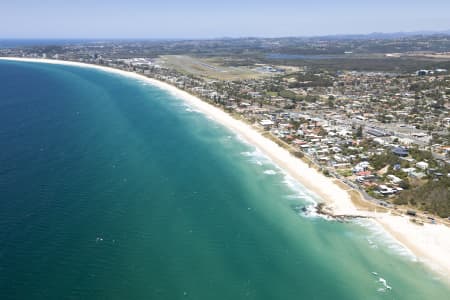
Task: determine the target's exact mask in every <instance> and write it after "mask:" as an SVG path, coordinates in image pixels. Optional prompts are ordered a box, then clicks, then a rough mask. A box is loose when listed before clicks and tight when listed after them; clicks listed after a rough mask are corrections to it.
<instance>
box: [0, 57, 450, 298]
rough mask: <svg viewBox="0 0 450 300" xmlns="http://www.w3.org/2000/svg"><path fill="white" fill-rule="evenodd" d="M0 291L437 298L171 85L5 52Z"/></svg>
mask: <svg viewBox="0 0 450 300" xmlns="http://www.w3.org/2000/svg"><path fill="white" fill-rule="evenodd" d="M0 124H1V126H0V147H1V148H0V149H1V151H0V271H1V272H0V299H68V298H70V299H74V298H75V299H76V298H81V299H299V298H300V299H446V297H447V296H448V294H449V293H450V289H449V287H448V286H447V285H445V284H444V283H442V281H440V280H439V279H438V278H437V276H436V275H435V274H433V273H430V272H429V271H428V270H427V269H426V268H425V267H424V266H423V265H422V264H420V263H418V262H416V261H415V260H414V258H413V257H412V256H411V255H410V254H409V253H407V252H405V251H404V249H402V248H401V247H400V246H398V244H396V243H395V241H393V240H392V239H389V238H388V237H387V236H386V235H384V234H382V233H380V232H379V231H377V229H374V228H373V226H371V225H370V224H369V223H365V222H362V221H361V222H355V223H336V222H330V221H327V220H324V219H322V218H317V217H305V216H301V215H299V214H298V212H297V211H296V207H298V206H303V205H307V204H308V203H311V202H312V201H314V197H313V196H311V195H310V194H309V193H308V192H307V191H305V190H304V189H303V188H302V187H301V186H300V185H299V184H296V183H293V182H292V180H290V179H289V178H287V177H286V176H285V175H284V174H283V172H282V171H281V170H279V169H278V168H277V167H276V166H274V165H273V164H272V163H271V162H270V161H269V160H268V159H266V158H265V157H264V156H263V155H261V153H259V152H258V151H257V150H256V149H254V148H253V147H252V146H250V145H248V144H246V143H244V142H242V141H241V140H240V139H239V137H237V136H236V135H235V134H234V133H233V132H231V131H229V130H228V129H226V128H224V127H223V126H221V125H219V124H217V123H215V122H214V121H212V120H210V119H209V118H208V117H207V116H205V115H203V114H201V113H198V112H197V111H195V110H194V109H192V108H190V107H189V106H187V105H186V104H185V103H184V102H183V101H181V100H180V99H176V98H175V97H174V96H172V95H170V94H169V93H167V92H165V91H163V90H160V89H158V88H155V87H153V86H151V85H148V84H143V83H142V82H141V81H138V80H135V79H130V78H125V77H123V76H119V75H115V74H110V73H106V72H103V71H99V70H93V69H87V68H79V67H72V66H62V65H48V64H37V63H24V62H9V61H8V62H6V61H0Z"/></svg>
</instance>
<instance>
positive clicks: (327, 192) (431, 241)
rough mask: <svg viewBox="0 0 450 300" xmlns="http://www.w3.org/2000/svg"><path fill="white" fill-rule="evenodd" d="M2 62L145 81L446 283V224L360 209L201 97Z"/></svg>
mask: <svg viewBox="0 0 450 300" xmlns="http://www.w3.org/2000/svg"><path fill="white" fill-rule="evenodd" d="M0 60H11V61H22V62H34V63H48V64H58V65H68V66H76V67H82V68H93V69H97V70H102V71H105V72H109V73H114V74H118V75H122V76H125V77H128V78H133V79H137V80H141V81H145V82H147V83H149V84H151V85H152V86H155V87H157V88H160V89H163V90H165V91H167V92H169V93H170V94H172V95H174V96H175V97H177V98H179V99H181V100H183V101H185V102H187V103H188V104H190V105H192V106H193V107H195V108H196V109H198V110H199V111H200V112H202V113H203V114H205V115H207V116H209V117H211V119H213V120H214V121H216V122H218V123H220V124H221V125H223V126H225V127H227V128H228V129H230V130H231V131H233V132H235V133H237V134H238V135H239V136H241V137H242V138H243V139H244V140H245V141H246V142H247V143H249V144H251V145H253V146H254V147H256V148H257V149H259V150H260V151H261V152H262V153H263V154H264V155H266V156H267V157H268V158H269V159H270V160H272V162H273V163H274V164H275V165H277V166H278V167H279V168H280V169H281V170H283V171H284V172H285V173H286V174H288V175H289V176H291V177H292V178H294V179H295V180H296V181H297V182H299V183H300V184H301V185H303V186H304V187H305V188H306V189H308V191H310V192H312V193H313V194H314V195H316V196H319V198H321V199H322V200H324V201H325V203H326V206H327V207H328V208H330V209H331V210H332V212H333V214H335V215H358V216H360V215H367V216H369V217H372V218H373V219H374V220H375V221H376V222H377V223H379V224H380V225H381V226H382V227H383V229H384V230H385V231H386V232H387V233H388V234H390V235H391V236H392V237H394V238H395V239H396V240H397V241H398V242H399V244H400V245H402V246H404V247H406V248H407V249H408V250H410V251H411V252H412V253H413V254H414V255H415V256H417V257H418V258H419V261H421V262H423V263H425V264H426V265H427V266H429V267H430V268H431V269H432V270H433V271H435V272H437V273H439V274H440V275H441V276H442V277H443V279H444V280H445V281H446V282H447V283H450V255H448V254H449V253H450V228H449V227H447V226H445V225H437V224H436V225H431V224H425V225H423V226H418V225H415V224H413V223H412V222H410V221H409V219H408V217H406V216H394V215H392V214H390V213H388V212H387V213H381V212H373V211H369V210H367V209H364V208H360V207H358V206H359V205H358V206H357V205H355V203H354V202H353V200H352V196H351V194H350V191H353V189H351V188H348V189H344V188H343V187H342V186H340V185H339V184H338V183H336V182H335V181H334V179H333V178H328V177H326V176H325V175H323V174H322V173H320V172H319V171H317V170H316V169H314V168H313V167H309V166H308V164H307V163H305V162H304V161H303V160H301V159H300V158H297V157H295V156H294V155H292V154H291V153H289V151H288V150H286V149H284V148H282V147H281V146H279V145H277V144H276V143H275V142H273V141H271V140H270V139H268V138H266V137H264V136H263V135H261V134H260V133H259V132H258V131H257V130H256V129H255V128H253V127H252V126H251V125H249V124H247V123H245V122H243V121H240V120H237V119H235V118H233V117H232V116H231V115H230V114H228V113H226V112H225V111H223V110H222V109H220V108H218V107H216V106H213V105H211V104H209V103H207V102H205V101H203V100H201V99H200V98H198V97H196V96H194V95H192V94H190V93H188V92H186V91H183V90H181V89H178V88H177V87H175V86H173V85H170V84H169V83H166V82H163V81H159V80H156V79H153V78H149V77H147V76H145V75H141V74H137V73H133V72H128V71H123V70H119V69H115V68H111V67H106V66H99V65H94V64H88V63H82V62H72V61H64V60H53V59H39V58H15V57H2V58H0Z"/></svg>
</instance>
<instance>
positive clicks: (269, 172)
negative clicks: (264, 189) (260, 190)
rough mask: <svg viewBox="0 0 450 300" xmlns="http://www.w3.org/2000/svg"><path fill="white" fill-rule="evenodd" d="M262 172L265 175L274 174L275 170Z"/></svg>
mask: <svg viewBox="0 0 450 300" xmlns="http://www.w3.org/2000/svg"><path fill="white" fill-rule="evenodd" d="M264 174H266V175H276V174H277V172H276V171H274V170H265V171H264Z"/></svg>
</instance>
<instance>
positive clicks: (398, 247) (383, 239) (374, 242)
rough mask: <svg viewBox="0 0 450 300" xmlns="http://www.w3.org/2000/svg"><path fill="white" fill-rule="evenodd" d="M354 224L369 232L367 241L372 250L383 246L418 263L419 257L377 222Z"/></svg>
mask: <svg viewBox="0 0 450 300" xmlns="http://www.w3.org/2000/svg"><path fill="white" fill-rule="evenodd" d="M353 222H354V223H355V224H358V225H359V226H361V227H364V228H366V229H367V230H368V233H369V235H368V236H367V237H366V240H367V242H368V244H369V245H370V247H371V248H378V245H382V246H383V248H387V249H389V250H390V251H392V252H393V253H396V254H398V255H400V256H403V257H405V258H407V259H410V260H411V261H414V262H416V261H417V257H416V256H415V255H414V253H412V252H411V250H409V249H408V248H407V247H406V246H405V245H403V244H402V243H400V242H399V241H397V240H396V239H395V238H394V237H393V236H392V235H391V234H389V233H388V232H387V231H385V230H384V228H383V227H382V226H381V225H380V224H378V223H377V222H375V221H373V220H370V219H355V220H354V221H353Z"/></svg>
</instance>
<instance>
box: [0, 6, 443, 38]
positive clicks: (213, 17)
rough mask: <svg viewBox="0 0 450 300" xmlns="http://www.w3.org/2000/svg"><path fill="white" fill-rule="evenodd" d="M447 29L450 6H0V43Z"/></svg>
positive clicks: (309, 34) (307, 34)
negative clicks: (42, 39) (40, 39)
mask: <svg viewBox="0 0 450 300" xmlns="http://www.w3.org/2000/svg"><path fill="white" fill-rule="evenodd" d="M424 30H426V31H428V30H433V31H434V30H438V31H440V30H450V1H449V0H421V1H419V0H373V1H372V0H370V1H365V0H359V1H358V0H314V1H313V0H309V1H304V0H272V1H268V0H220V1H214V0H209V1H207V0H184V1H183V0H161V1H154V0H147V1H144V0H126V1H123V0H122V1H119V0H0V38H34V39H36V38H220V37H248V36H254V37H279V36H318V35H334V34H364V33H372V32H400V31H402V32H410V31H424Z"/></svg>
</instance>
